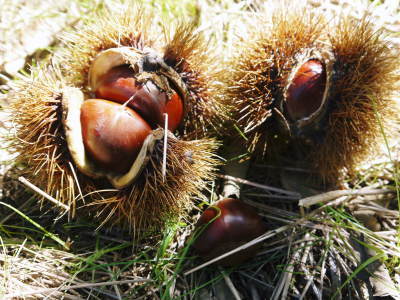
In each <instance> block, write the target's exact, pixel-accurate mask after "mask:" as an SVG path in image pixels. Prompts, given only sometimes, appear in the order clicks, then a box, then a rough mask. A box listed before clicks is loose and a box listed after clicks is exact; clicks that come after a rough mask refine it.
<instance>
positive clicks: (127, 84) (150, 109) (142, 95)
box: [94, 65, 184, 131]
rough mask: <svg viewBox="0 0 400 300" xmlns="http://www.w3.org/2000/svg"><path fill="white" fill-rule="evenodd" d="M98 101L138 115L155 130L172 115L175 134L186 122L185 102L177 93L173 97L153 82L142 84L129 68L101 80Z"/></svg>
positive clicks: (116, 69) (170, 125)
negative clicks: (129, 110) (126, 107)
mask: <svg viewBox="0 0 400 300" xmlns="http://www.w3.org/2000/svg"><path fill="white" fill-rule="evenodd" d="M94 91H95V94H96V97H97V98H100V99H107V100H112V101H115V102H118V103H121V104H124V103H127V106H129V107H130V108H132V109H133V110H135V111H136V112H138V113H139V114H140V115H141V116H142V117H143V119H145V120H146V121H147V122H148V123H149V125H150V126H151V127H152V128H156V127H157V126H161V127H164V122H165V116H164V114H165V113H166V114H168V129H169V130H170V131H175V130H176V129H177V128H178V127H179V125H180V123H181V122H182V119H183V111H184V110H183V101H182V99H181V97H180V96H179V95H178V94H177V93H176V92H173V93H172V95H171V97H168V95H167V93H166V92H164V91H160V89H159V88H158V87H157V86H156V85H155V84H154V83H153V82H152V81H150V80H149V81H146V82H145V83H140V82H138V81H137V79H136V77H135V73H134V71H133V70H132V68H130V67H129V66H128V65H121V66H117V67H114V68H112V69H110V70H109V71H108V72H107V73H105V74H104V75H103V76H101V77H100V78H99V81H98V84H97V86H96V87H95V89H94Z"/></svg>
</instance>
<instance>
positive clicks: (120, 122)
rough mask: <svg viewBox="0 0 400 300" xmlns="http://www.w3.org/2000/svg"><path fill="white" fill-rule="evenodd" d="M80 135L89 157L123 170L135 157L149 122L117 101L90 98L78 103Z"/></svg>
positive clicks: (148, 127) (107, 168)
mask: <svg viewBox="0 0 400 300" xmlns="http://www.w3.org/2000/svg"><path fill="white" fill-rule="evenodd" d="M81 125H82V137H83V143H84V146H85V150H86V151H87V152H88V155H89V157H90V158H91V159H92V160H93V161H95V162H97V163H98V164H99V165H100V166H101V167H103V168H105V169H106V170H109V171H112V172H117V173H126V172H127V171H128V170H129V169H130V167H131V166H132V164H133V162H134V161H135V159H136V157H137V155H138V154H139V151H140V149H141V148H142V145H143V142H144V140H145V139H146V137H147V136H148V135H149V134H150V133H151V128H150V126H149V125H148V124H147V123H146V121H144V120H143V119H142V117H140V115H139V114H138V113H136V112H135V111H134V110H132V109H131V108H129V107H125V106H123V105H121V104H119V103H115V102H111V101H107V100H100V99H90V100H86V101H84V102H83V104H82V107H81Z"/></svg>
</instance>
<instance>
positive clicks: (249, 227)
mask: <svg viewBox="0 0 400 300" xmlns="http://www.w3.org/2000/svg"><path fill="white" fill-rule="evenodd" d="M214 218H215V220H214V221H212V220H213V219H214ZM210 221H212V223H210V224H208V225H207V223H209V222H210ZM203 226H206V227H205V229H204V230H203V231H201V230H202V229H203ZM196 228H197V229H198V231H197V232H199V236H198V237H197V238H196V240H195V241H194V243H193V248H194V250H195V252H196V253H197V254H199V255H200V256H202V257H203V258H204V259H206V260H208V259H212V258H214V257H217V256H220V255H221V254H224V253H226V252H228V251H230V250H233V249H235V248H237V247H239V246H241V245H243V244H245V243H247V242H249V241H250V240H252V239H254V238H256V237H258V236H260V235H262V234H263V233H264V232H265V231H266V230H267V227H266V224H265V223H264V222H263V220H262V218H261V217H260V216H259V215H258V214H257V213H256V211H255V210H254V209H253V208H252V207H251V206H250V205H248V204H246V203H244V202H242V201H241V200H239V199H233V198H226V199H223V200H220V201H217V202H215V203H214V204H213V205H212V206H210V207H209V208H207V209H206V210H205V211H204V212H203V214H202V215H201V217H200V219H199V220H198V222H197V224H196ZM260 245H261V244H256V245H254V246H252V247H250V248H247V249H244V250H242V251H240V252H237V253H235V254H233V255H230V256H228V257H226V258H224V259H222V260H220V261H218V262H217V263H218V264H220V265H223V266H233V265H238V264H240V263H243V262H244V261H245V260H247V259H249V258H251V257H252V256H254V255H255V254H256V253H257V251H258V249H259V247H260Z"/></svg>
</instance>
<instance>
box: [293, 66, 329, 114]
mask: <svg viewBox="0 0 400 300" xmlns="http://www.w3.org/2000/svg"><path fill="white" fill-rule="evenodd" d="M325 87H326V69H325V66H324V64H323V63H322V62H320V61H319V60H316V59H311V60H309V61H307V62H305V63H304V64H303V65H301V66H300V68H299V69H298V70H297V71H296V74H295V75H294V77H293V79H292V82H291V83H290V85H289V87H288V89H287V93H286V101H285V104H286V109H287V112H288V114H289V117H290V118H291V119H292V120H300V119H302V118H306V117H309V116H311V114H313V113H314V112H316V111H317V110H318V108H320V107H321V105H322V101H323V97H324V92H325Z"/></svg>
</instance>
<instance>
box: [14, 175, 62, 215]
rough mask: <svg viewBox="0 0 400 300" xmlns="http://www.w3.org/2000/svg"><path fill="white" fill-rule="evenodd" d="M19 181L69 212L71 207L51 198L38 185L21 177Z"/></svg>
mask: <svg viewBox="0 0 400 300" xmlns="http://www.w3.org/2000/svg"><path fill="white" fill-rule="evenodd" d="M18 180H19V181H20V182H21V183H23V184H25V185H26V186H27V187H28V188H30V189H31V190H33V191H34V192H36V193H38V194H39V195H41V196H43V197H44V198H46V199H47V200H49V201H50V202H53V203H54V204H56V205H57V206H60V207H62V208H64V209H65V210H66V211H69V207H68V206H67V205H65V204H64V203H61V202H60V201H58V200H57V199H55V198H53V197H51V196H50V195H49V194H47V193H45V192H44V191H42V190H41V189H39V188H38V187H37V186H36V185H34V184H32V183H30V182H29V181H28V180H27V179H26V178H25V177H22V176H20V177H18Z"/></svg>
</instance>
